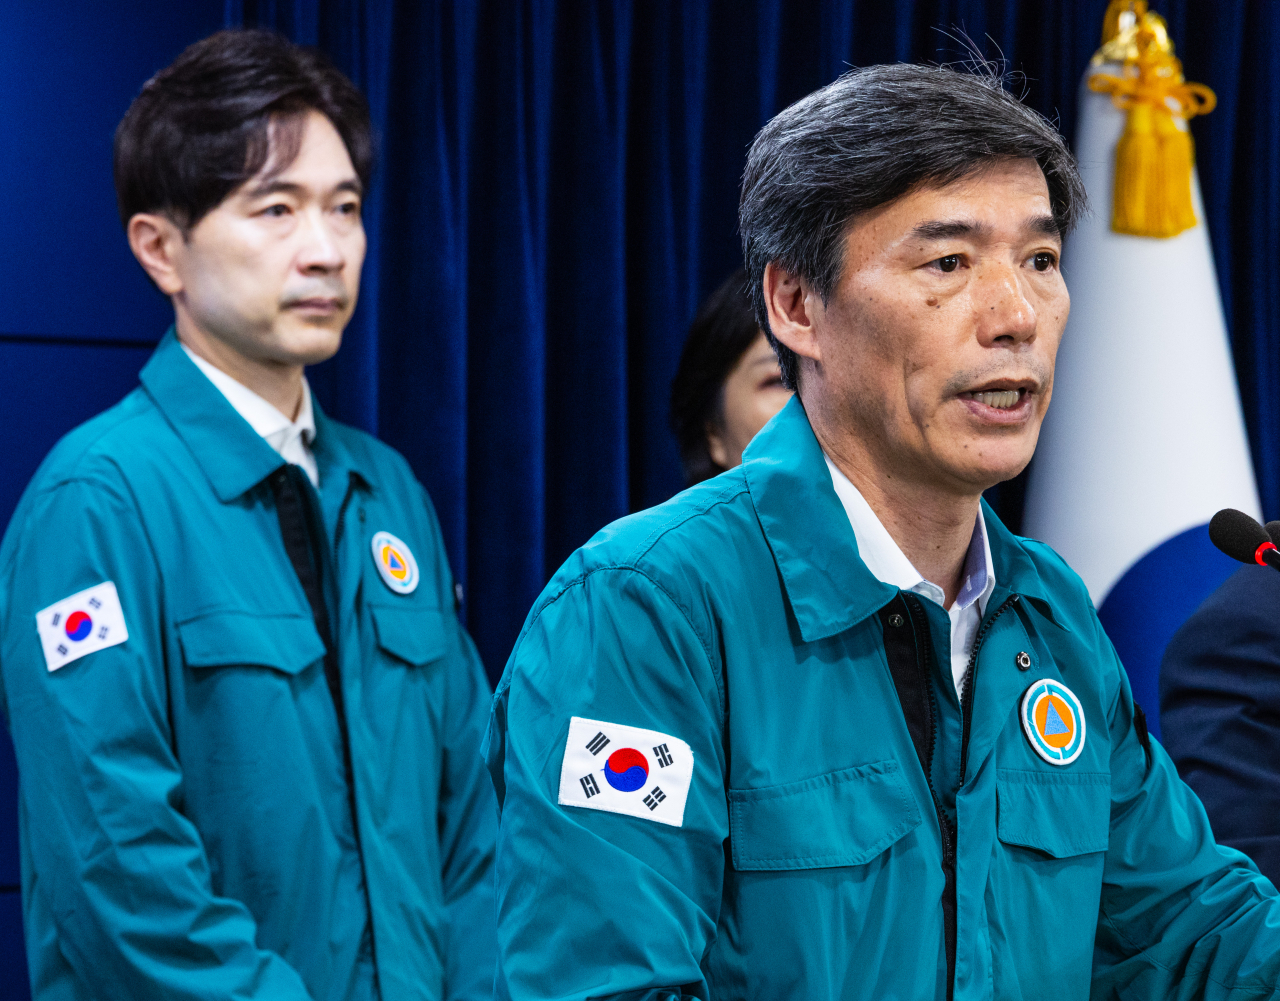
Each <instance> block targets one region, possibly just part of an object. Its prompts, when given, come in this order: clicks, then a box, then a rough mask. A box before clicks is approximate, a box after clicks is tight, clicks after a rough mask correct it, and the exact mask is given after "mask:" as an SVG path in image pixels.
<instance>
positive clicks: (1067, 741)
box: [1022, 678, 1085, 765]
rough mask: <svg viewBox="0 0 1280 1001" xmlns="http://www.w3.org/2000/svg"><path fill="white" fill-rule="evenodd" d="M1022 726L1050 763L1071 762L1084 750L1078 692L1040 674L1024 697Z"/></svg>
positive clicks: (1064, 763)
mask: <svg viewBox="0 0 1280 1001" xmlns="http://www.w3.org/2000/svg"><path fill="white" fill-rule="evenodd" d="M1022 729H1023V730H1025V731H1026V734H1027V740H1029V741H1031V746H1032V747H1033V748H1034V749H1035V752H1036V754H1038V755H1040V757H1042V758H1044V760H1045V761H1047V762H1049V764H1051V765H1069V764H1071V762H1073V761H1075V760H1076V758H1078V757H1080V752H1081V751H1083V750H1084V737H1085V723H1084V710H1083V709H1082V708H1080V700H1079V699H1077V698H1076V695H1075V692H1073V691H1072V690H1071V689H1070V688H1068V687H1067V686H1066V685H1064V684H1063V683H1062V682H1060V681H1054V680H1053V679H1052V678H1041V679H1040V680H1039V681H1037V682H1036V683H1035V684H1034V685H1032V686H1031V687H1030V688H1028V689H1027V694H1026V695H1024V696H1023V697H1022Z"/></svg>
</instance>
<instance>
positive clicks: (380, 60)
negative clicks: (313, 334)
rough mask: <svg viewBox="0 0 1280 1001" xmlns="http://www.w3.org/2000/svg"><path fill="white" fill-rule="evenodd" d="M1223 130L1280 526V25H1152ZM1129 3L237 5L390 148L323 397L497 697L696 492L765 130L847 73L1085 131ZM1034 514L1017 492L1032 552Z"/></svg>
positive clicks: (1259, 427)
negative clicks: (978, 59) (419, 552)
mask: <svg viewBox="0 0 1280 1001" xmlns="http://www.w3.org/2000/svg"><path fill="white" fill-rule="evenodd" d="M1155 6H1156V7H1157V9H1160V10H1162V11H1163V12H1164V13H1165V14H1166V15H1167V16H1168V18H1169V21H1170V26H1171V28H1172V30H1173V33H1174V37H1175V39H1176V40H1177V42H1178V44H1179V46H1180V52H1181V53H1182V55H1183V57H1184V62H1185V64H1186V69H1187V72H1188V75H1189V77H1190V78H1191V79H1194V80H1198V81H1203V82H1205V83H1208V84H1209V85H1210V86H1212V87H1214V88H1215V89H1216V90H1217V92H1218V94H1219V97H1220V99H1221V103H1220V106H1219V110H1218V111H1216V112H1215V113H1214V114H1212V115H1210V116H1208V117H1207V118H1204V119H1198V120H1197V121H1196V123H1195V129H1196V135H1197V139H1198V140H1199V149H1200V165H1201V170H1202V174H1203V183H1204V188H1205V192H1206V202H1207V211H1208V213H1209V223H1210V227H1211V229H1212V232H1213V238H1214V247H1215V250H1216V253H1217V257H1218V266H1219V269H1220V277H1221V281H1222V288H1223V296H1224V303H1225V305H1226V309H1227V315H1228V321H1229V324H1230V328H1231V330H1232V334H1233V339H1234V346H1235V351H1236V360H1237V366H1238V369H1239V371H1240V373H1241V382H1242V387H1243V393H1244V400H1245V408H1246V413H1247V416H1248V419H1249V426H1250V432H1251V435H1252V441H1253V445H1254V456H1255V461H1256V463H1257V468H1258V473H1259V478H1260V481H1261V482H1260V486H1261V489H1262V495H1263V500H1264V505H1265V508H1266V510H1267V513H1268V516H1275V515H1276V514H1278V513H1280V456H1277V454H1276V444H1277V440H1278V439H1280V409H1278V406H1280V405H1278V404H1277V402H1276V400H1275V398H1274V397H1275V392H1274V387H1275V386H1276V385H1277V378H1276V377H1277V375H1280V371H1277V369H1278V368H1280V353H1278V352H1277V343H1278V339H1280V320H1277V314H1278V313H1280V309H1278V307H1280V302H1278V301H1277V296H1278V293H1277V288H1276V277H1277V269H1276V261H1277V246H1276V243H1277V240H1278V239H1280V237H1277V233H1278V232H1280V215H1278V213H1280V208H1278V204H1280V179H1278V177H1277V170H1278V168H1277V166H1276V165H1277V163H1280V157H1278V156H1277V153H1280V149H1278V148H1277V144H1278V143H1280V107H1278V106H1277V103H1278V102H1280V86H1277V83H1276V76H1277V73H1276V70H1277V62H1278V59H1277V56H1276V53H1277V51H1280V48H1278V47H1277V44H1276V42H1277V40H1278V39H1277V32H1278V31H1280V29H1278V28H1277V19H1276V18H1275V16H1274V11H1271V12H1268V10H1267V4H1266V3H1265V0H1255V2H1253V3H1244V2H1234V3H1227V2H1222V3H1215V4H1204V3H1199V4H1193V3H1189V2H1182V3H1173V2H1169V3H1165V4H1163V5H1161V4H1157V5H1155ZM1105 9H1106V0H1088V2H1073V0H1041V2H1035V3H1027V2H1015V0H988V2H980V0H968V2H962V0H953V2H923V0H922V2H899V3H886V2H883V0H863V2H849V0H846V2H842V3H835V2H818V0H785V2H783V0H772V2H768V0H761V2H756V3H750V2H742V0H736V2H706V3H675V2H669V3H662V2H655V0H641V2H612V3H608V2H597V3H588V2H585V0H568V2H555V0H525V2H517V0H505V2H479V3H466V4H463V3H441V2H430V0H402V2H395V0H368V2H364V3H360V2H354V0H332V2H323V0H322V2H309V3H306V2H301V0H299V2H295V3H261V2H260V3H254V2H252V0H230V2H228V5H227V21H228V23H233V24H259V25H264V26H270V27H274V28H277V29H279V30H281V31H284V32H285V33H287V34H289V35H291V36H292V37H294V38H295V39H297V40H299V41H303V42H307V43H312V44H318V45H320V46H321V47H323V48H325V49H326V50H328V51H329V52H330V53H331V55H332V56H333V57H334V58H335V59H336V61H337V62H338V63H339V65H341V66H342V67H343V68H344V69H346V70H347V71H348V72H349V73H351V75H352V76H353V77H354V78H355V79H356V80H357V82H358V83H359V84H360V85H361V86H362V87H364V89H365V91H366V93H368V94H369V97H370V101H371V103H372V105H373V111H374V117H375V121H376V123H377V127H378V131H379V133H380V135H381V139H382V153H383V156H382V161H381V166H380V173H379V176H378V179H377V182H376V188H375V192H374V197H373V199H372V200H371V204H370V218H369V223H370V229H371V235H372V237H373V238H372V240H371V244H370V246H371V248H372V251H371V254H370V259H369V262H368V264H367V266H366V267H367V276H366V281H365V284H364V293H363V296H364V298H363V301H362V305H361V309H360V312H359V315H358V318H357V320H356V322H355V324H354V325H353V328H352V330H351V332H350V334H349V335H348V339H347V343H346V344H345V346H344V347H343V350H342V352H341V354H340V355H339V356H338V358H337V359H336V360H335V361H334V362H332V363H330V364H329V365H328V366H325V367H324V368H323V369H322V370H321V371H320V372H318V373H317V375H316V382H317V388H318V390H319V392H320V394H321V398H322V400H323V401H324V402H325V403H326V404H327V405H328V406H329V407H330V408H331V409H332V410H333V411H335V412H336V413H337V414H338V415H340V416H341V417H343V418H344V419H346V420H349V421H351V422H353V423H355V424H358V425H360V426H362V427H364V428H367V429H368V430H370V431H373V432H374V433H376V434H378V435H380V436H381V437H382V438H384V439H385V440H387V441H388V442H390V443H391V444H393V445H395V446H396V447H397V448H399V449H400V450H401V451H403V452H404V453H405V454H406V455H407V456H408V457H409V459H410V461H411V462H412V463H413V464H414V466H415V468H416V469H417V470H418V472H419V474H420V475H421V477H422V479H423V480H424V481H425V482H426V484H427V486H428V488H429V489H430V491H431V494H432V496H433V497H434V498H435V500H436V503H437V505H438V506H439V508H440V512H441V515H442V518H443V521H444V524H445V528H446V532H447V538H448V540H449V547H450V553H451V555H452V558H453V563H454V567H455V568H456V571H457V573H458V575H459V577H460V578H461V579H462V580H463V581H464V583H465V585H466V593H467V595H468V605H467V618H468V622H469V623H470V626H471V628H472V630H473V632H474V633H475V635H476V639H477V641H478V643H479V644H480V648H481V651H482V653H483V655H484V657H485V661H486V663H487V665H488V667H489V670H490V671H491V672H493V673H495V674H496V672H498V671H500V670H501V668H502V665H503V662H504V660H505V658H506V655H507V652H508V650H509V649H510V646H511V644H512V641H513V640H514V638H515V635H516V632H517V631H518V629H519V626H520V623H521V621H522V620H523V618H524V615H525V612H526V611H527V609H528V607H529V605H530V603H531V602H532V600H533V598H534V597H535V596H536V594H537V593H538V591H539V590H540V588H541V587H542V584H543V583H544V581H545V580H546V578H547V577H548V575H549V574H550V573H551V572H552V571H553V570H554V569H555V568H556V566H558V565H559V563H560V562H561V561H562V560H563V559H564V558H565V557H566V556H567V555H568V553H569V552H570V551H571V550H572V549H573V548H574V547H575V546H577V545H579V544H580V543H582V542H583V541H584V540H585V539H586V538H588V537H589V536H590V535H591V534H592V532H594V531H595V530H596V529H598V528H599V527H601V526H602V525H604V524H605V523H607V522H608V521H610V520H612V519H614V518H617V517H619V516H621V515H623V514H625V513H626V512H628V511H629V510H634V509H636V508H639V507H644V506H646V505H650V504H653V503H656V502H658V501H661V500H663V499H665V498H666V497H668V496H669V495H670V494H672V493H673V492H675V491H676V490H677V489H678V488H679V487H680V486H681V482H680V475H679V467H678V463H677V460H676V452H675V448H674V444H673V442H672V439H671V437H670V435H669V434H668V433H667V430H666V424H665V408H666V399H667V390H668V386H669V384H670V380H671V376H672V374H673V370H674V365H675V361H676V358H677V356H678V353H679V348H680V345H681V342H682V338H683V334H684V329H685V325H686V323H687V322H688V320H689V318H690V317H691V315H692V313H693V311H694V308H695V306H696V304H697V302H698V300H699V298H700V297H701V296H702V295H703V294H705V293H706V292H707V291H709V290H710V289H711V288H712V287H714V286H715V285H716V284H717V283H718V282H719V281H720V280H721V279H722V277H723V276H724V275H725V274H727V273H728V271H729V270H730V269H731V268H732V267H733V266H734V265H735V263H736V261H737V255H738V244H737V238H736V234H735V205H736V195H737V181H738V178H739V175H740V172H741V169H742V163H743V157H744V152H745V150H746V147H747V145H748V144H749V143H750V141H751V138H752V136H753V135H754V134H755V132H756V130H757V129H759V127H760V126H761V125H762V124H763V123H764V122H765V121H766V120H767V119H768V118H769V117H770V116H771V115H773V114H774V113H775V112H777V111H778V110H780V109H781V108H782V107H784V106H785V105H787V104H788V103H790V102H791V101H793V100H795V99H797V98H798V97H800V96H802V95H803V94H805V93H807V92H808V91H810V90H812V89H814V88H815V87H818V86H821V85H822V84H824V83H827V82H828V81H830V80H832V79H833V78H834V77H835V76H836V75H837V74H839V73H840V72H841V71H843V70H844V69H846V68H848V67H849V66H858V65H865V64H868V63H873V62H883V61H893V60H937V61H956V60H963V59H965V58H967V53H966V51H965V47H964V46H963V45H962V44H961V43H960V38H961V37H962V36H967V37H969V38H972V39H974V40H975V42H976V44H977V45H978V47H979V48H980V49H981V50H982V51H983V53H984V54H985V55H986V56H987V57H989V58H993V59H1003V60H1005V61H1006V63H1007V66H1008V68H1009V69H1010V70H1012V71H1014V72H1015V73H1016V74H1018V76H1017V78H1016V81H1015V86H1016V87H1019V88H1023V89H1025V92H1026V95H1027V99H1028V101H1029V102H1030V103H1031V104H1032V105H1033V106H1034V107H1036V108H1038V109H1039V110H1040V111H1042V112H1043V113H1044V114H1046V115H1048V116H1050V117H1051V118H1053V119H1055V120H1056V121H1057V122H1059V124H1060V126H1061V128H1062V129H1063V131H1064V132H1065V134H1066V135H1067V136H1071V135H1072V132H1073V130H1074V125H1075V112H1076V94H1077V88H1078V85H1079V79H1080V75H1081V73H1082V72H1083V70H1084V67H1085V65H1086V63H1087V62H1088V59H1089V57H1090V56H1091V55H1092V54H1093V52H1094V50H1095V49H1096V47H1097V45H1098V42H1099V32H1100V26H1101V23H1102V15H1103V12H1104V10H1105ZM1021 499H1022V485H1021V483H1020V482H1014V483H1012V484H1009V485H1007V486H1005V487H1003V488H1000V489H998V490H996V491H994V492H993V500H994V501H995V503H996V504H997V507H998V509H999V510H1000V511H1001V513H1002V514H1003V515H1004V517H1005V518H1006V519H1007V520H1008V521H1009V522H1010V523H1011V524H1012V525H1013V526H1014V527H1015V528H1016V527H1017V525H1018V523H1019V520H1020V513H1021Z"/></svg>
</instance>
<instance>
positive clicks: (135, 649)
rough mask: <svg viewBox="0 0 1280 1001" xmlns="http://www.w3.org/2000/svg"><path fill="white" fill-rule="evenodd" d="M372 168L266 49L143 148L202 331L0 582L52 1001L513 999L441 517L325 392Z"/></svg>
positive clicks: (27, 892)
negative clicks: (505, 995)
mask: <svg viewBox="0 0 1280 1001" xmlns="http://www.w3.org/2000/svg"><path fill="white" fill-rule="evenodd" d="M371 152H372V140H371V135H370V126H369V118H368V112H367V109H366V107H365V103H364V100H363V98H362V97H361V96H360V94H359V93H358V92H357V91H356V89H355V88H354V87H353V86H352V84H351V82H350V81H349V80H347V79H346V78H345V77H343V76H342V75H341V74H340V73H339V72H338V71H337V70H336V69H334V68H333V67H332V66H331V65H329V64H328V63H327V62H326V61H325V60H324V59H323V58H322V57H320V56H319V55H318V54H317V53H314V52H311V51H309V50H305V49H300V48H298V47H296V46H294V45H291V44H289V43H288V42H287V41H285V40H284V39H282V38H278V37H276V36H274V35H270V34H266V33H263V32H221V33H219V34H217V35H214V36H212V37H210V38H207V39H205V40H204V41H203V42H199V43H197V44H196V45H194V46H192V47H191V48H189V49H188V50H187V51H186V52H184V53H183V54H182V55H181V56H180V57H179V58H178V60H177V61H176V62H175V63H174V64H173V65H172V66H170V67H168V68H167V69H165V70H163V71H162V72H160V73H159V74H157V75H156V77H155V78H153V79H152V80H151V81H150V82H148V83H147V85H146V86H145V87H144V88H143V90H142V93H141V94H140V95H139V96H138V98H137V100H136V101H135V102H134V103H133V106H132V107H131V108H130V109H129V112H128V114H127V115H126V116H125V119H124V121H123V122H122V123H121V125H120V128H119V130H118V131H117V134H116V151H115V153H116V155H115V171H116V186H117V193H118V196H119V202H120V214H121V217H122V219H123V221H124V223H125V227H126V230H127V233H128V237H129V244H130V246H131V247H132V249H133V252H134V254H135V255H136V257H137V258H138V261H139V262H140V263H141V265H142V267H143V268H144V269H145V270H146V272H147V274H148V275H149V276H150V277H151V279H152V280H153V281H154V282H155V284H156V285H157V287H159V289H160V290H161V291H162V292H164V293H165V294H166V295H167V296H169V298H170V300H171V301H172V303H173V307H174V313H175V321H176V322H175V327H174V329H172V330H170V332H169V333H168V334H166V335H165V337H164V339H163V340H162V341H161V342H160V345H159V347H158V348H157V349H156V352H155V354H154V355H153V356H152V358H151V360H150V361H149V362H148V363H147V365H146V367H145V368H144V369H143V370H142V375H141V381H142V385H141V386H140V387H139V388H138V389H136V390H135V391H134V392H133V393H131V394H130V395H129V396H128V397H126V398H125V399H124V400H123V401H122V402H121V403H120V404H119V405H117V406H115V407H113V408H112V409H111V410H109V411H107V412H106V413H104V414H101V415H99V416H98V417H96V418H95V419H93V420H92V421H90V422H89V423H88V424H85V425H84V426H82V427H80V428H78V429H76V430H75V431H73V432H72V433H71V434H70V435H68V436H67V437H66V438H64V439H63V440H62V442H60V443H59V445H58V446H57V447H56V448H55V449H54V450H53V452H52V453H51V454H50V455H49V457H48V458H47V459H46V460H45V462H44V464H43V465H42V466H41V468H40V471H39V472H38V473H37V474H36V477H35V479H34V480H33V481H32V483H31V485H30V486H29V487H28V489H27V491H26V493H25V494H24V495H23V499H22V501H21V503H20V505H19V507H18V510H17V513H16V514H15V515H14V517H13V522H12V524H11V526H10V528H9V531H8V533H7V535H6V537H5V541H4V546H3V549H0V641H2V644H3V645H2V646H0V667H2V668H3V676H4V692H3V694H4V699H3V700H0V702H7V716H8V722H9V725H10V727H11V729H12V732H13V738H14V745H15V747H16V749H17V757H18V769H19V776H20V791H21V807H22V810H21V843H22V875H23V888H22V889H23V905H24V909H25V914H24V917H25V927H26V935H27V952H28V956H29V958H30V968H31V978H32V988H33V994H34V996H35V998H36V999H37V1001H46V999H48V1001H52V999H58V1001H71V999H87V998H166V999H186V998H191V999H195V998H200V999H208V1001H212V999H224V998H225V999H230V998H237V999H244V1001H247V999H259V998H261V999H271V1001H284V999H297V1001H305V999H314V1001H324V999H328V1001H366V999H367V1001H374V999H379V998H380V999H381V1001H393V999H411V998H412V999H422V1001H440V999H445V998H447V999H463V998H466V999H476V1001H478V999H480V998H485V997H489V996H490V994H491V991H492V984H493V956H494V947H493V916H492V915H493V891H492V884H491V879H492V861H493V838H494V831H493V828H494V820H493V799H492V796H493V794H492V791H491V789H490V788H489V783H488V781H487V779H486V777H485V773H484V766H483V762H482V761H481V759H480V757H479V754H478V750H479V745H480V738H481V735H482V733H483V722H484V711H485V708H486V705H487V703H488V696H489V692H488V685H487V682H486V680H485V677H484V673H483V671H482V670H481V667H480V663H479V659H478V657H477V656H476V653H475V649H474V647H473V646H472V644H471V641H470V639H469V638H468V637H467V635H466V634H465V632H464V631H463V630H462V627H461V626H460V625H459V623H458V620H457V618H456V617H455V615H454V591H453V581H452V578H451V575H450V573H449V567H448V563H447V561H446V558H445V552H444V547H443V545H442V541H441V538H440V530H439V526H438V524H437V522H436V518H435V514H434V512H433V511H432V509H431V504H430V501H429V500H428V499H427V496H426V493H425V492H424V491H423V489H422V487H421V486H420V485H419V484H418V482H417V481H416V480H415V479H414V477H413V474H412V472H411V471H410V469H409V467H408V464H407V463H406V462H405V461H404V459H403V458H401V457H400V456H399V455H398V454H396V453H395V452H394V451H392V450H391V449H389V448H387V447H386V446H385V445H382V444H381V443H379V442H377V441H375V440H374V439H372V438H370V437H369V436H368V435H365V434H362V433H361V432H359V431H356V430H355V429H353V428H349V427H345V426H343V425H341V424H339V423H337V422H336V421H333V420H330V419H329V418H327V417H326V416H325V415H324V414H323V413H322V412H321V410H320V408H319V406H318V405H316V404H315V402H314V401H313V400H312V398H311V394H310V390H309V389H308V387H307V382H306V379H305V378H304V376H303V367H304V366H305V365H309V364H313V363H315V362H319V361H322V360H324V359H326V358H328V357H330V356H331V355H333V353H334V352H335V351H337V350H338V344H339V342H340V340H341V337H342V332H343V329H344V327H345V326H346V324H347V321H348V320H349V319H350V317H351V312H352V310H353V309H354V308H355V300H356V293H357V290H358V287H359V281H360V267H361V264H362V263H363V261H364V251H365V234H364V227H363V225H362V223H361V211H360V210H361V202H362V196H363V193H364V191H365V188H366V186H367V184H368V181H369V174H370V168H371V165H372V163H371V160H372V157H371ZM55 539H56V540H57V541H56V544H55V545H53V547H52V548H51V540H55ZM55 550H56V553H55Z"/></svg>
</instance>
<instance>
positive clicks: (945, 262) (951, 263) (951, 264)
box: [934, 254, 960, 274]
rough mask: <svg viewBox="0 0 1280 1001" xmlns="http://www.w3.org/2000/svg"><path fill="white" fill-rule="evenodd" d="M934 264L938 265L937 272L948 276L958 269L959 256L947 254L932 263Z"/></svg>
mask: <svg viewBox="0 0 1280 1001" xmlns="http://www.w3.org/2000/svg"><path fill="white" fill-rule="evenodd" d="M934 263H935V264H936V265H938V270H940V271H945V272H946V273H948V274H950V273H951V272H952V271H954V270H955V269H956V268H958V267H960V255H959V254H948V255H947V256H946V257H939V258H938V259H937V260H936V261H934Z"/></svg>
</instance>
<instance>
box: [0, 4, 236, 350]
mask: <svg viewBox="0 0 1280 1001" xmlns="http://www.w3.org/2000/svg"><path fill="white" fill-rule="evenodd" d="M126 10H127V16H123V15H124V12H125V11H126ZM222 17H223V4H222V2H221V0H187V2H184V3H172V2H170V0H133V2H131V3H130V4H128V5H127V7H122V6H120V5H118V4H104V3H98V2H91V0H60V2H58V3H51V4H45V3H16V4H6V5H4V28H3V30H0V177H3V178H4V184H3V185H0V219H3V220H4V221H5V234H4V236H5V238H4V240H3V241H0V274H3V275H4V276H5V278H4V293H3V295H0V333H6V334H49V335H63V336H65V335H76V336H81V337H92V338H128V339H132V338H137V337H139V336H142V337H150V336H152V335H153V332H154V329H155V327H156V326H157V325H158V324H163V323H165V322H167V316H168V312H169V309H168V304H167V303H166V302H165V301H164V300H163V299H162V298H161V297H160V296H159V295H158V294H157V293H156V292H155V290H154V289H152V288H151V286H150V285H149V284H148V282H147V279H146V277H145V276H144V275H143V274H142V272H141V271H140V270H139V268H138V266H137V265H136V264H135V263H134V261H133V258H132V256H131V255H130V253H129V248H128V246H127V245H126V244H125V241H124V238H123V234H122V231H121V227H120V220H119V216H118V215H117V212H116V200H115V189H114V187H113V185H112V179H111V141H112V136H113V135H114V134H115V128H116V123H118V122H119V121H120V118H121V117H122V116H123V115H124V112H125V109H127V108H128V107H129V102H130V101H132V100H133V97H134V95H135V94H136V93H137V92H138V91H139V89H141V86H142V84H143V82H144V81H146V80H147V78H148V77H150V76H151V75H152V74H153V73H155V72H156V70H158V69H160V68H162V67H163V66H165V65H167V64H168V63H169V62H171V61H172V60H173V58H174V56H176V55H177V54H178V53H179V52H181V51H182V49H184V48H185V47H186V46H187V45H188V44H190V43H191V42H193V41H195V40H196V39H198V38H200V37H202V36H203V35H206V34H208V33H210V32H212V31H216V30H217V29H218V28H220V27H222ZM140 330H141V333H140Z"/></svg>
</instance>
